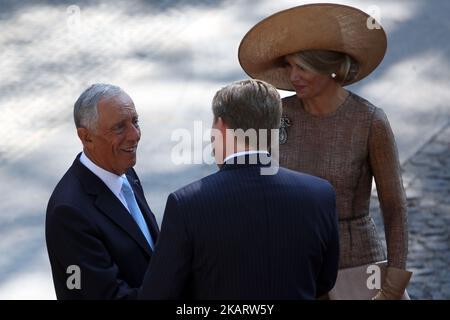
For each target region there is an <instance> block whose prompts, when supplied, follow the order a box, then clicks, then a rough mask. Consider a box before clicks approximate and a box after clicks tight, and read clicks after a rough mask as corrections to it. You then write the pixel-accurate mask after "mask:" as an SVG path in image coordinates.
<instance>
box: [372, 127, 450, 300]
mask: <svg viewBox="0 0 450 320" xmlns="http://www.w3.org/2000/svg"><path fill="white" fill-rule="evenodd" d="M403 170H404V172H403V180H404V184H405V187H406V195H407V200H408V225H409V233H410V236H409V254H408V262H407V268H408V269H409V270H411V271H413V273H414V274H413V277H412V280H411V283H410V286H409V289H408V290H409V294H410V296H411V298H412V299H450V119H449V122H448V124H447V125H446V126H444V128H443V129H442V130H441V131H439V132H438V133H437V134H436V135H435V136H434V137H433V138H432V139H431V140H430V141H429V142H428V143H427V144H425V145H424V146H423V147H422V148H421V149H420V150H419V151H418V152H417V153H416V154H415V155H414V156H412V157H411V158H410V159H409V160H408V161H406V163H405V164H404V165H403ZM374 202H375V203H374V205H373V208H372V211H373V212H372V213H373V215H372V216H373V217H374V219H375V220H376V222H377V225H378V228H379V231H380V233H381V234H380V237H381V238H384V235H383V234H382V227H381V226H380V224H381V221H380V214H379V208H378V205H377V203H376V201H374Z"/></svg>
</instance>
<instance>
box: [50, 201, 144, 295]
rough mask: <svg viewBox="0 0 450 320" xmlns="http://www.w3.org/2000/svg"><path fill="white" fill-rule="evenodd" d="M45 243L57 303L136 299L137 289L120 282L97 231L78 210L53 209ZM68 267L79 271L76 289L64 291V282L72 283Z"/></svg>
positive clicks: (70, 208)
mask: <svg viewBox="0 0 450 320" xmlns="http://www.w3.org/2000/svg"><path fill="white" fill-rule="evenodd" d="M46 240H47V249H48V253H49V257H50V262H51V265H52V271H53V278H54V283H55V290H56V295H57V297H58V299H130V298H131V299H132V298H136V296H137V290H138V289H137V288H130V287H129V286H128V284H127V283H125V282H124V281H123V280H122V279H120V276H119V270H118V267H117V265H116V264H115V263H114V262H113V260H112V259H111V256H110V255H109V253H108V250H107V248H105V246H104V244H103V243H102V241H101V240H100V238H99V236H98V231H97V230H96V229H95V227H94V226H93V225H92V222H90V221H89V219H88V218H87V217H85V215H84V214H83V213H82V212H81V211H80V210H79V209H77V208H74V207H72V206H67V205H59V206H57V207H55V208H54V209H53V210H52V212H50V214H49V215H48V216H47V221H46ZM69 266H77V267H79V271H80V273H79V276H80V277H79V279H80V285H81V287H80V288H79V289H78V288H72V289H69V288H68V285H67V283H68V282H69V283H72V284H73V283H75V282H73V281H75V280H74V279H75V278H73V277H72V276H75V272H67V269H68V267H69Z"/></svg>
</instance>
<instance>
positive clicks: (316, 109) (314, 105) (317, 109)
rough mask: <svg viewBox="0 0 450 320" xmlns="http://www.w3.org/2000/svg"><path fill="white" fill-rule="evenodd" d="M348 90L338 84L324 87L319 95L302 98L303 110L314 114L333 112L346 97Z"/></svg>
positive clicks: (321, 114)
mask: <svg viewBox="0 0 450 320" xmlns="http://www.w3.org/2000/svg"><path fill="white" fill-rule="evenodd" d="M348 95H349V92H348V91H347V90H345V89H344V88H342V87H341V86H339V85H333V86H329V87H328V88H326V89H325V90H324V91H323V92H321V94H320V95H317V96H314V97H311V98H303V99H302V103H303V106H304V108H305V110H306V111H307V112H308V113H311V114H313V115H316V116H323V115H326V114H329V113H333V112H334V111H336V110H337V108H339V106H340V105H341V104H342V103H343V102H344V101H345V99H346V98H347V97H348Z"/></svg>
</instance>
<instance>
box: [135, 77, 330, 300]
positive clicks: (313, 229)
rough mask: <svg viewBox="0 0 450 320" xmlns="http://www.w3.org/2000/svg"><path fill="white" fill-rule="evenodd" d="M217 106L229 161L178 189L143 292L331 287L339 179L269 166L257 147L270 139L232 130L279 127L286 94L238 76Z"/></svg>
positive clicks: (190, 294)
mask: <svg viewBox="0 0 450 320" xmlns="http://www.w3.org/2000/svg"><path fill="white" fill-rule="evenodd" d="M213 114H214V121H213V129H214V130H215V132H216V133H217V132H219V133H220V134H215V137H214V142H213V148H214V150H215V157H216V162H217V163H218V164H219V165H220V166H221V168H220V170H219V171H218V172H217V173H214V174H212V175H210V176H207V177H205V178H203V179H201V180H199V181H196V182H194V183H192V184H189V185H187V186H185V187H183V188H181V189H179V190H177V191H175V192H173V193H171V194H170V195H169V197H168V199H167V204H166V209H165V214H164V218H163V222H162V228H161V234H160V237H159V240H158V244H157V246H156V248H155V253H154V255H153V257H152V261H151V263H150V267H149V269H148V271H147V273H146V275H145V278H144V281H143V287H142V290H141V291H140V293H139V297H140V298H142V299H180V298H188V299H315V298H316V297H319V296H321V295H323V294H325V293H327V292H328V291H329V290H331V289H332V288H333V286H334V283H335V280H336V276H337V270H338V255H339V237H338V227H337V214H336V209H335V194H334V190H333V188H332V186H331V185H330V184H329V183H328V182H327V181H325V180H323V179H320V178H317V177H313V176H310V175H306V174H301V173H298V172H294V171H291V170H288V169H284V168H279V170H278V171H277V172H276V173H275V174H273V175H265V174H262V170H263V169H264V168H266V167H267V166H268V165H269V164H268V162H267V161H265V160H264V159H267V158H269V160H271V159H270V157H271V156H270V154H269V153H268V152H267V150H263V149H261V148H260V149H258V147H257V146H260V145H261V143H256V144H251V143H247V141H245V139H244V140H243V139H239V134H237V132H239V131H238V130H236V131H233V132H234V133H233V134H231V135H230V134H227V133H229V132H230V129H242V131H244V132H245V131H247V130H248V129H254V130H256V131H257V132H259V130H271V129H278V128H279V125H280V118H281V101H280V96H279V94H278V92H277V91H276V89H275V88H274V87H272V86H271V85H269V84H267V83H265V82H263V81H259V80H246V81H240V82H235V83H233V84H231V85H229V86H227V87H225V88H223V89H221V90H220V91H218V92H217V93H216V95H215V97H214V99H213ZM269 136H270V135H268V137H269ZM259 142H261V141H259ZM265 142H266V143H265V145H267V141H265ZM263 144H264V143H263ZM222 163H223V165H221V164H222ZM269 163H270V161H269Z"/></svg>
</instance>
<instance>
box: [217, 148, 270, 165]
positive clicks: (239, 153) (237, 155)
mask: <svg viewBox="0 0 450 320" xmlns="http://www.w3.org/2000/svg"><path fill="white" fill-rule="evenodd" d="M260 153H264V154H269V152H268V151H266V150H247V151H240V152H236V153H233V154H230V155H229V156H228V157H226V158H225V159H224V160H223V162H224V163H225V162H227V161H228V160H230V159H232V158H236V157H240V156H244V155H250V154H260Z"/></svg>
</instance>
